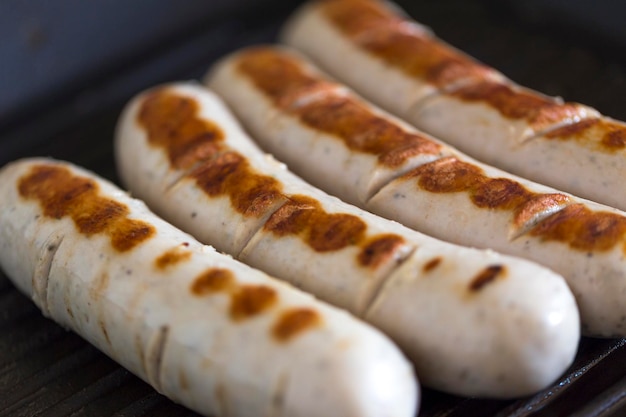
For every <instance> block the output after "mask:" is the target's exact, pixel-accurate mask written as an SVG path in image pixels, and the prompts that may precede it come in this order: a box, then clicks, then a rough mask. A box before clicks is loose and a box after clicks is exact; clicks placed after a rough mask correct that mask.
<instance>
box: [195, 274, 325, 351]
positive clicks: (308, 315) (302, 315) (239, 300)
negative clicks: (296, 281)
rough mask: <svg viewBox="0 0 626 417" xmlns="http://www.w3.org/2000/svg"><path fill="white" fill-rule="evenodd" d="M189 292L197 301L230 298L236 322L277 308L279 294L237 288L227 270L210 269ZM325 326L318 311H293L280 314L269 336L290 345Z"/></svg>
mask: <svg viewBox="0 0 626 417" xmlns="http://www.w3.org/2000/svg"><path fill="white" fill-rule="evenodd" d="M190 291H191V293H192V294H193V295H195V296H198V297H203V296H209V295H212V294H216V293H227V294H229V296H230V307H229V314H230V317H231V319H232V320H233V321H235V322H241V321H243V320H246V319H249V318H252V317H255V316H257V315H259V314H262V313H264V312H266V311H269V310H271V309H272V308H273V307H275V306H276V305H277V304H278V293H277V292H276V291H275V290H274V289H272V288H271V287H268V286H266V285H251V284H244V285H241V284H238V283H237V281H236V279H235V276H234V274H233V273H232V272H231V271H229V270H227V269H224V268H209V269H207V270H206V271H204V272H203V273H202V274H200V275H199V276H198V277H197V278H196V279H195V280H194V281H193V282H192V284H191V287H190ZM321 323H322V318H321V316H320V315H319V313H318V312H317V311H315V310H314V309H312V308H310V307H292V308H289V309H287V310H285V311H283V312H281V313H280V314H279V316H278V318H277V319H276V320H275V321H274V324H273V325H272V328H271V330H270V334H271V335H272V337H274V338H275V339H276V340H277V341H279V342H288V341H291V340H293V339H294V338H295V337H296V336H298V335H300V334H302V333H304V332H305V331H307V330H311V329H313V328H315V327H317V326H319V325H320V324H321Z"/></svg>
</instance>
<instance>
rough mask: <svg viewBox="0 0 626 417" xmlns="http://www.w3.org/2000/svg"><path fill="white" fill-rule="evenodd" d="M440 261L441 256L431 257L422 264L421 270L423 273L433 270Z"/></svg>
mask: <svg viewBox="0 0 626 417" xmlns="http://www.w3.org/2000/svg"><path fill="white" fill-rule="evenodd" d="M441 261H442V259H441V256H437V257H435V258H433V259H431V260H430V261H428V262H426V263H425V264H424V266H423V267H422V271H424V273H428V272H431V271H433V270H434V269H435V268H437V267H438V266H439V265H440V264H441Z"/></svg>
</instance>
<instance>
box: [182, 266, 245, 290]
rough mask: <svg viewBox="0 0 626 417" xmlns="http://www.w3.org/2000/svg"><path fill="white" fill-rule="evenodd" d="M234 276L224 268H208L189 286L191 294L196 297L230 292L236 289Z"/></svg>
mask: <svg viewBox="0 0 626 417" xmlns="http://www.w3.org/2000/svg"><path fill="white" fill-rule="evenodd" d="M236 285H237V284H236V282H235V276H234V275H233V273H232V272H231V271H229V270H228V269H224V268H210V269H208V270H206V271H205V272H203V273H202V274H200V275H199V276H198V277H197V278H196V279H195V280H194V282H193V283H192V285H191V293H192V294H194V295H197V296H203V295H208V294H213V293H216V292H222V291H232V290H233V289H234V288H235V287H236Z"/></svg>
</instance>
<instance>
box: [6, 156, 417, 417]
mask: <svg viewBox="0 0 626 417" xmlns="http://www.w3.org/2000/svg"><path fill="white" fill-rule="evenodd" d="M0 193H1V195H2V199H0V264H1V265H2V268H3V269H4V271H5V272H6V274H7V275H8V276H9V278H11V280H12V281H13V282H14V283H15V285H16V286H17V287H18V288H19V289H20V290H21V291H22V292H24V293H25V294H26V295H28V296H29V297H31V298H32V299H33V301H34V302H35V304H37V306H38V307H39V308H40V309H41V311H42V312H43V314H44V315H45V316H47V317H50V318H52V319H53V320H55V321H56V322H57V323H59V324H61V325H62V326H64V327H66V328H68V329H71V330H73V331H75V332H76V333H78V334H79V335H81V336H82V337H83V338H85V339H86V340H88V341H89V342H90V343H92V344H94V345H95V346H97V347H98V348H99V349H100V350H102V351H103V352H104V353H106V354H107V355H109V356H110V357H112V358H113V359H115V360H116V361H118V362H119V363H120V364H121V365H123V366H124V367H126V368H128V369H129V370H130V371H131V372H133V373H134V374H136V375H137V376H139V377H140V378H142V379H143V380H145V381H146V382H148V383H150V384H151V385H152V386H153V387H154V388H155V389H156V390H157V391H159V392H161V393H163V394H165V395H166V396H168V397H169V398H171V399H172V400H174V401H177V402H180V403H182V404H184V405H186V406H187V407H189V408H191V409H193V410H196V411H198V412H200V413H203V414H206V415H215V416H259V415H263V416H329V415H346V416H355V417H356V416H398V417H399V416H406V417H410V416H414V415H415V413H416V408H417V403H418V400H419V397H418V395H419V392H418V387H417V385H416V379H415V376H414V373H413V369H412V366H411V364H410V363H409V362H408V361H407V360H406V359H405V357H404V356H403V355H402V354H401V352H400V351H399V349H398V348H397V347H396V346H395V345H394V344H393V343H391V342H390V341H389V339H388V338H387V337H385V336H384V335H382V333H380V332H379V331H377V330H375V329H373V328H372V327H370V326H367V325H365V324H364V323H362V322H360V321H359V320H356V319H355V318H354V317H352V316H351V315H349V314H347V313H345V312H344V311H341V310H339V309H336V308H334V307H331V306H328V305H326V304H324V303H322V302H320V301H317V300H315V299H314V298H313V297H311V296H310V295H308V294H305V293H303V292H301V291H298V290H297V289H295V288H293V287H291V286H289V285H287V284H285V283H282V282H280V281H278V280H275V279H273V278H271V277H269V276H267V275H266V274H264V273H262V272H260V271H258V270H254V269H252V268H250V267H248V266H246V265H244V264H242V263H240V262H238V261H235V260H234V259H233V258H231V257H229V256H226V255H223V254H220V253H218V252H217V251H216V250H215V249H213V248H211V247H209V246H204V245H202V244H200V243H199V242H197V241H196V240H194V239H193V238H192V237H191V236H189V235H187V234H186V233H183V232H181V231H180V230H178V229H176V228H174V227H173V226H171V225H170V224H168V223H166V222H164V221H163V220H161V219H159V218H158V217H156V216H155V215H154V214H152V213H151V212H150V211H148V209H147V208H146V206H145V205H144V204H143V203H142V202H140V201H138V200H134V199H131V198H130V197H129V196H128V195H127V194H126V193H124V192H123V191H121V190H120V189H118V188H117V187H115V186H114V185H113V184H111V183H109V182H107V181H105V180H103V179H100V178H98V177H96V176H95V175H94V174H92V173H90V172H87V171H85V170H83V169H81V168H79V167H76V166H72V165H70V164H68V163H63V162H59V161H54V160H51V159H43V158H33V159H27V160H21V161H18V162H14V163H11V164H9V165H7V166H5V167H4V168H3V169H2V170H1V171H0Z"/></svg>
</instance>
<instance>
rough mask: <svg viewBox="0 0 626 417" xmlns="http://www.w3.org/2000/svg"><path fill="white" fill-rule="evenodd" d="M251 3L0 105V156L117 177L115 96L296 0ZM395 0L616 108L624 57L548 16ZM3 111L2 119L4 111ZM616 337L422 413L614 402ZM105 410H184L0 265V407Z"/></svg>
mask: <svg viewBox="0 0 626 417" xmlns="http://www.w3.org/2000/svg"><path fill="white" fill-rule="evenodd" d="M241 3H242V6H243V5H244V2H241ZM250 3H253V2H250ZM260 3H262V2H260V1H257V2H255V5H254V6H253V5H248V7H241V8H240V9H239V10H235V11H234V12H233V11H232V10H231V11H230V12H229V13H222V14H219V15H217V14H216V15H214V16H208V17H207V18H206V20H205V21H204V22H203V24H202V25H200V26H198V25H196V26H194V27H190V28H188V29H186V30H183V31H179V32H178V33H176V34H175V35H172V36H170V37H169V38H168V39H167V41H165V42H160V43H159V44H158V45H153V47H152V48H147V49H146V50H145V51H143V53H141V54H137V58H136V59H134V60H133V59H128V58H126V59H125V60H122V61H120V62H114V63H112V64H111V65H110V66H108V67H107V70H106V71H104V72H102V71H101V72H99V73H98V72H94V73H90V74H85V76H84V77H83V78H81V80H80V83H79V82H77V83H75V84H74V85H72V84H71V83H70V84H69V85H68V86H67V88H64V90H63V91H61V92H59V91H56V92H55V93H54V94H49V95H48V96H47V97H45V98H38V99H37V100H36V101H33V102H30V103H27V105H24V106H22V107H20V108H17V109H12V111H11V112H8V113H5V114H0V166H1V165H4V164H5V163H7V162H9V161H11V160H14V159H16V158H19V157H24V156H35V155H47V156H53V157H55V158H60V159H66V160H69V161H72V162H75V163H77V164H79V165H83V166H85V167H86V168H88V169H91V170H93V171H95V172H97V173H99V174H100V175H102V176H104V177H107V178H109V179H111V180H113V181H117V177H116V175H115V168H114V165H113V152H112V143H111V142H112V141H111V139H112V135H113V129H114V125H115V122H116V119H117V116H118V115H119V113H120V111H121V109H122V106H123V105H124V104H125V102H126V101H127V100H128V99H129V98H130V97H131V96H132V95H133V94H135V93H136V92H138V91H140V90H142V89H144V88H147V87H149V86H151V85H155V84H158V83H161V82H166V81H172V80H179V79H190V78H199V77H200V76H201V75H202V74H203V73H204V71H205V70H206V69H207V67H208V66H209V65H210V64H211V63H212V62H213V61H214V60H215V59H217V58H219V57H220V56H222V55H224V54H225V53H227V52H229V51H231V50H234V49H236V48H239V47H241V46H245V45H249V44H254V43H259V42H270V41H272V40H274V39H275V37H276V33H277V30H278V28H279V27H280V25H281V23H282V22H283V21H284V19H285V18H286V16H287V15H288V14H289V12H290V11H292V10H293V8H294V7H295V3H294V2H289V1H278V0H274V1H266V2H265V4H264V5H263V6H260V5H259V4H260ZM400 3H402V4H403V5H404V7H406V8H407V9H408V10H409V12H410V13H411V14H412V15H413V16H416V17H417V18H418V19H419V20H421V21H422V22H424V23H426V24H428V25H430V26H431V27H433V29H434V30H435V31H436V33H437V34H438V35H439V36H440V37H442V38H443V39H445V40H447V41H448V42H450V43H452V44H453V45H456V46H457V47H459V48H461V49H463V50H465V51H466V52H468V53H470V54H471V55H473V56H475V57H477V58H479V59H480V60H482V61H484V62H486V63H488V64H490V65H492V66H494V67H496V68H498V69H500V70H501V71H503V72H504V73H505V74H507V75H508V76H509V77H511V78H512V79H514V80H515V81H517V82H519V83H521V84H522V85H526V86H529V87H532V88H535V89H538V90H540V91H542V92H545V93H547V94H552V95H561V96H564V97H565V98H566V99H568V100H573V101H580V102H583V103H585V104H589V105H591V106H594V107H596V108H598V109H599V110H600V111H602V112H603V113H605V114H607V115H610V116H612V117H615V118H618V119H623V120H626V99H623V97H626V65H624V63H622V62H620V60H619V58H618V56H619V53H620V52H621V53H623V52H624V51H618V50H611V49H610V48H608V49H607V48H606V47H600V46H598V47H597V48H596V47H594V44H593V39H591V40H590V39H589V38H587V37H585V34H584V33H577V34H576V35H575V36H574V37H571V39H570V38H568V36H569V35H571V33H572V32H561V31H560V30H558V29H559V27H556V28H555V27H546V26H543V27H535V26H532V25H529V24H526V23H523V22H521V21H519V20H517V19H516V18H515V17H513V16H512V15H511V13H510V10H509V9H506V8H504V7H502V6H497V5H494V4H490V3H486V2H481V1H479V0H472V1H463V0H442V1H438V2H421V3H423V4H409V3H410V2H407V1H405V2H400ZM24 82H28V80H24ZM0 83H1V81H0ZM7 114H9V115H10V117H9V118H8V119H6V118H3V117H2V116H6V115H7ZM625 302H626V300H625ZM625 344H626V340H622V339H619V340H618V339H610V340H602V339H590V338H584V339H583V340H582V341H581V344H580V350H579V352H578V355H577V357H576V360H575V363H574V364H573V365H572V366H571V368H570V369H569V370H568V371H567V372H566V373H565V374H564V375H563V376H562V378H561V379H559V380H558V381H557V382H556V383H555V384H554V385H553V386H551V387H550V388H548V389H547V390H545V391H543V392H540V393H538V394H536V395H534V396H531V397H526V398H522V399H519V400H510V401H500V400H498V401H495V400H479V399H468V398H460V397H456V396H451V395H447V394H444V393H441V392H437V391H432V390H428V389H424V390H423V402H422V407H421V413H420V415H421V416H424V417H465V416H472V417H473V416H520V417H521V416H533V417H539V416H544V417H548V416H577V417H583V416H585V417H591V416H594V417H596V416H597V417H618V416H624V415H626V347H625V346H624V345H625ZM459 354H460V355H462V354H463V352H462V348H460V349H459ZM111 415H114V416H128V417H131V416H195V415H196V414H194V413H193V412H191V411H189V410H187V409H186V408H184V407H182V406H179V405H176V404H174V403H172V402H171V401H169V400H168V399H166V398H165V397H163V396H161V395H159V394H158V393H156V392H155V391H154V390H153V389H152V388H151V387H150V386H148V385H147V384H145V383H144V382H142V381H141V380H139V379H138V378H136V377H135V376H133V375H132V374H130V373H129V372H128V371H126V370H125V369H123V368H121V367H120V366H119V365H117V364H116V363H115V362H114V361H112V360H111V359H109V358H108V357H106V356H105V355H103V354H102V353H100V352H99V351H98V350H97V349H96V348H94V347H93V346H91V345H89V344H88V343H86V342H85V341H83V340H82V339H81V338H80V337H78V336H77V335H75V334H73V333H71V332H67V331H65V330H63V329H62V328H60V327H59V326H57V325H56V324H54V323H53V322H52V321H50V320H47V319H45V318H44V317H43V316H42V315H41V313H40V312H39V310H38V309H37V308H36V307H35V306H34V304H32V303H31V302H30V301H29V300H28V299H27V298H26V297H24V296H23V295H22V294H20V293H19V292H18V291H17V290H16V288H15V287H14V286H13V285H12V284H11V283H10V282H9V280H8V279H7V278H6V277H5V276H4V275H3V274H2V272H0V417H5V416H6V417H9V416H11V417H18V416H24V417H26V416H50V417H53V416H111ZM329 417H330V416H329ZM337 417H340V416H337Z"/></svg>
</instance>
